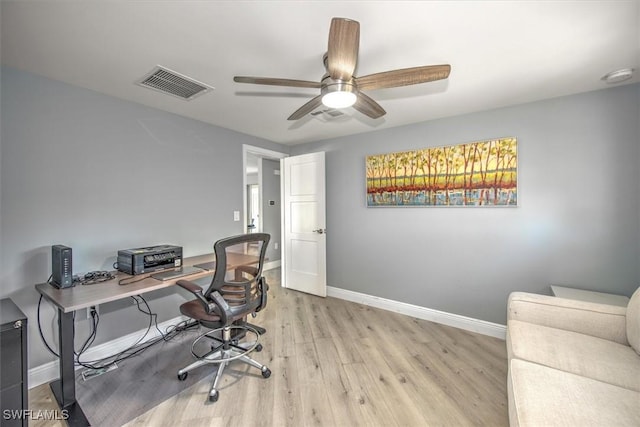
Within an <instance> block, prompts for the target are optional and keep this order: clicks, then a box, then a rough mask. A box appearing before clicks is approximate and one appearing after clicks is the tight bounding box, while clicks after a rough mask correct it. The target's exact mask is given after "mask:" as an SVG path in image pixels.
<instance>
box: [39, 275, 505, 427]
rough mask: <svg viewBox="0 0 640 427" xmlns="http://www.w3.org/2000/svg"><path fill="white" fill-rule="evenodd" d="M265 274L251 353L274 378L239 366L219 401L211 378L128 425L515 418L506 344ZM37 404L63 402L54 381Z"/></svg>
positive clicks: (230, 371) (463, 422)
mask: <svg viewBox="0 0 640 427" xmlns="http://www.w3.org/2000/svg"><path fill="white" fill-rule="evenodd" d="M267 277H268V281H269V283H270V285H271V290H270V292H269V303H268V305H267V308H266V309H265V310H264V311H262V312H260V313H259V315H258V317H257V318H256V319H253V320H252V321H253V323H255V324H258V325H261V326H263V327H265V328H267V330H268V332H267V334H266V335H264V336H263V337H262V338H261V342H262V344H263V346H264V350H263V351H262V352H260V353H253V357H254V358H255V359H257V360H259V361H261V362H262V363H264V364H266V365H267V366H269V368H270V369H271V371H272V375H271V377H270V378H268V379H264V378H262V376H261V375H260V372H259V371H258V370H257V369H255V368H249V367H245V366H241V365H237V364H236V365H232V366H231V367H230V368H227V370H225V375H224V376H223V379H222V381H221V382H222V384H221V386H220V387H219V389H220V398H219V400H218V402H216V403H214V404H210V403H207V394H208V391H209V387H210V381H211V380H212V378H213V377H212V375H210V376H209V377H207V379H205V380H202V381H200V382H199V383H196V384H195V385H193V386H192V387H190V388H187V389H185V390H183V391H182V392H181V393H179V394H178V395H176V396H174V397H172V398H170V399H168V400H166V401H165V402H163V403H161V404H160V405H158V406H156V407H155V408H153V409H151V410H150V411H148V412H146V413H144V414H142V415H140V416H139V417H138V418H136V419H134V420H133V421H131V422H130V423H128V424H126V426H128V427H137V426H159V427H160V426H167V427H169V426H180V425H184V426H189V427H198V426H218V425H219V426H229V427H231V426H295V427H298V426H468V425H469V426H470V425H484V426H507V425H508V415H507V391H506V376H507V360H506V349H505V343H504V341H502V340H500V339H496V338H491V337H487V336H484V335H479V334H474V333H471V332H467V331H463V330H460V329H456V328H452V327H448V326H443V325H439V324H435V323H431V322H427V321H424V320H419V319H415V318H411V317H408V316H404V315H400V314H396V313H392V312H389V311H385V310H380V309H376V308H371V307H367V306H364V305H360V304H355V303H352V302H348V301H343V300H339V299H335V298H319V297H315V296H312V295H307V294H303V293H299V292H295V291H290V290H288V289H283V288H281V287H280V270H279V269H278V270H272V271H269V272H267ZM186 351H188V349H187V350H186ZM202 369H209V368H208V367H203V368H202ZM211 369H212V373H213V369H215V368H211ZM30 404H31V409H34V410H37V409H53V408H55V404H54V403H53V401H52V398H51V393H50V392H49V389H48V386H47V385H42V386H39V387H36V388H34V389H32V390H31V391H30ZM30 425H31V426H34V427H39V426H40V425H43V426H44V425H46V426H47V427H53V426H55V424H54V423H52V422H51V421H48V422H46V423H44V424H39V422H31V423H30ZM59 425H63V424H59Z"/></svg>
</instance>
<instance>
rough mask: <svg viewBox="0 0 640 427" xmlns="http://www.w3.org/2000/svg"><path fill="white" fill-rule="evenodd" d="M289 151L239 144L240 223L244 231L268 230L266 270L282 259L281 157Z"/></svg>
mask: <svg viewBox="0 0 640 427" xmlns="http://www.w3.org/2000/svg"><path fill="white" fill-rule="evenodd" d="M287 156H288V154H285V153H280V152H277V151H272V150H267V149H264V148H260V147H254V146H251V145H246V144H245V145H243V146H242V159H243V171H244V173H243V200H244V203H243V206H244V215H243V220H244V222H243V224H244V227H245V231H244V232H245V233H257V232H262V233H268V234H270V235H271V241H270V242H269V247H268V249H267V254H266V257H267V258H268V260H267V262H266V263H265V269H271V268H277V267H280V265H281V259H282V219H281V209H282V203H281V188H280V159H282V158H285V157H287Z"/></svg>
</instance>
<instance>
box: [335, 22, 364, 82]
mask: <svg viewBox="0 0 640 427" xmlns="http://www.w3.org/2000/svg"><path fill="white" fill-rule="evenodd" d="M359 45H360V23H359V22H358V21H352V20H351V19H346V18H333V19H332V20H331V28H330V29H329V47H328V50H327V71H328V72H329V75H330V76H331V78H332V79H334V80H346V81H348V80H351V77H352V76H353V72H354V71H355V69H356V64H357V62H358V49H359Z"/></svg>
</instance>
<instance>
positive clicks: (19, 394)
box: [0, 299, 29, 427]
mask: <svg viewBox="0 0 640 427" xmlns="http://www.w3.org/2000/svg"><path fill="white" fill-rule="evenodd" d="M27 375H28V373H27V316H25V315H24V313H22V311H20V309H19V308H18V307H17V306H16V305H15V304H14V303H13V301H11V300H10V299H2V300H0V388H1V393H2V394H1V395H0V402H1V404H2V414H0V426H2V427H13V426H25V427H26V426H28V425H29V417H28V415H27V411H26V409H27V408H28V405H29V389H28V386H27Z"/></svg>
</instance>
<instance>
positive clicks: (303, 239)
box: [280, 152, 327, 297]
mask: <svg viewBox="0 0 640 427" xmlns="http://www.w3.org/2000/svg"><path fill="white" fill-rule="evenodd" d="M280 165H281V167H280V169H281V170H282V171H283V173H282V178H283V184H282V200H283V203H282V208H283V212H282V219H283V221H282V230H283V231H282V234H283V236H282V241H283V243H284V244H283V251H284V253H283V254H282V255H283V262H284V266H283V268H282V286H283V287H285V288H289V289H295V290H298V291H302V292H307V293H310V294H314V295H319V296H322V297H325V296H327V254H326V248H327V240H326V235H327V234H326V233H327V230H326V213H325V179H324V178H325V172H324V152H320V153H311V154H304V155H301V156H293V157H287V158H285V159H282V160H280Z"/></svg>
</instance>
